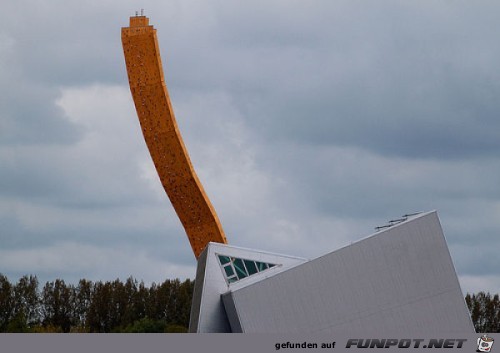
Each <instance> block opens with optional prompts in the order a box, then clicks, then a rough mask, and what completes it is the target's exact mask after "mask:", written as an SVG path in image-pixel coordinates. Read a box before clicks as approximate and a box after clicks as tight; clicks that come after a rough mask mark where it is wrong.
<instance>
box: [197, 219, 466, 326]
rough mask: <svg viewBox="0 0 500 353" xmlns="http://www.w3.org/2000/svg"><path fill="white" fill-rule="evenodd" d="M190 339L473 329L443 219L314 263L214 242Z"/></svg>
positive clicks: (415, 222) (202, 269)
mask: <svg viewBox="0 0 500 353" xmlns="http://www.w3.org/2000/svg"><path fill="white" fill-rule="evenodd" d="M189 330H190V332H240V333H241V332H245V333H258V332H265V333H318V334H330V333H331V334H338V333H347V332H351V333H352V332H363V333H369V332H375V331H377V332H380V331H385V332H411V333H421V334H431V333H435V332H448V333H452V332H457V333H464V332H471V333H473V332H474V328H473V324H472V321H471V319H470V315H469V312H468V309H467V306H466V304H465V300H464V297H463V294H462V291H461V289H460V284H459V282H458V278H457V275H456V272H455V269H454V266H453V262H452V260H451V257H450V253H449V251H448V247H447V245H446V241H445V238H444V235H443V231H442V229H441V225H440V223H439V219H438V217H437V213H436V212H434V211H433V212H428V213H422V214H419V215H416V216H412V217H408V218H406V220H404V221H402V222H400V223H398V224H394V225H392V226H391V227H387V228H384V229H383V230H381V231H379V232H377V233H375V234H373V235H371V236H368V237H366V238H364V239H362V240H360V241H358V242H356V243H353V244H351V245H348V246H346V247H344V248H341V249H338V250H336V251H333V252H331V253H328V254H326V255H323V256H321V257H319V258H316V259H313V260H307V259H303V258H298V257H291V256H285V255H278V254H272V253H267V252H262V251H258V250H250V249H243V248H238V247H233V246H228V245H224V244H218V243H210V244H209V245H208V246H207V247H206V248H205V250H204V251H203V253H202V254H201V255H200V257H199V259H198V268H197V273H196V283H195V290H194V295H193V303H192V309H191V322H190V328H189Z"/></svg>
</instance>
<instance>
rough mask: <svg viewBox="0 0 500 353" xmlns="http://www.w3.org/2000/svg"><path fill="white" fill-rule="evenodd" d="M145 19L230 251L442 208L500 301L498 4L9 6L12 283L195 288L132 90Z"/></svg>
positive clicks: (7, 176)
mask: <svg viewBox="0 0 500 353" xmlns="http://www.w3.org/2000/svg"><path fill="white" fill-rule="evenodd" d="M141 8H144V9H145V15H147V16H148V17H149V18H150V22H151V24H153V25H154V26H155V28H157V30H158V32H157V33H158V40H159V44H160V50H161V56H162V61H163V65H164V71H165V75H166V82H167V86H168V89H169V92H170V96H171V99H172V104H173V107H174V110H175V113H176V117H177V121H178V124H179V127H180V130H181V133H182V135H183V137H184V141H185V143H186V146H187V148H188V150H189V153H190V156H191V159H192V162H193V164H194V167H195V169H196V171H197V173H198V175H199V177H200V180H201V181H202V183H203V185H204V187H205V190H206V191H207V194H208V196H209V197H210V199H211V201H212V203H213V205H214V207H215V209H216V210H217V213H218V215H219V218H220V220H221V222H222V225H223V227H224V229H225V232H226V236H227V238H228V241H229V243H230V244H232V245H237V246H243V247H251V248H257V249H262V250H266V251H271V252H278V253H284V254H289V255H296V256H301V257H307V258H314V257H316V256H319V255H322V254H325V253H326V252H330V251H333V250H335V249H337V248H339V247H341V246H344V245H347V244H349V243H350V242H353V241H356V240H358V239H360V238H362V237H365V236H367V235H369V234H371V233H373V232H374V227H376V226H379V225H383V224H385V223H386V222H387V221H388V220H391V219H394V218H397V217H399V216H401V215H403V214H406V213H411V212H416V211H429V210H437V211H438V215H439V217H440V219H441V224H442V226H443V230H444V233H445V236H446V238H447V241H448V245H449V248H450V252H451V256H452V258H453V261H454V263H455V267H456V270H457V273H458V276H459V279H460V282H461V285H462V289H463V291H464V292H478V291H481V290H484V291H491V292H495V293H498V292H500V260H499V258H500V157H499V156H500V117H499V112H500V99H499V98H500V41H499V40H498V36H499V33H500V21H499V20H498V13H499V12H500V3H499V2H497V1H479V2H477V1H450V0H446V1H435V0H432V1H425V0H424V1H422V0H418V1H417V0H415V1H400V0H397V1H386V0H382V1H356V0H344V1H337V0H335V1H332V0H328V1H326V0H325V1H314V0H312V1H293V0H286V1H273V0H267V1H246V2H240V1H236V2H235V1H222V0H221V1H218V0H169V1H151V0H144V1H141V2H137V1H130V0H128V1H118V0H107V1H103V0H99V1H97V0H95V1H85V2H83V1H78V2H76V1H62V0H61V1H56V0H54V1H35V0H31V1H30V0H27V1H22V0H20V1H15V2H14V1H9V2H4V3H3V4H2V9H1V12H0V273H3V274H5V275H7V276H8V277H9V279H10V280H11V281H17V279H18V278H19V277H20V276H22V275H24V274H36V275H37V276H38V277H39V279H40V281H41V282H42V283H44V281H47V280H54V279H56V278H62V279H64V280H65V281H67V282H70V283H76V282H77V281H78V280H79V279H80V278H86V279H90V280H103V281H106V280H114V279H116V278H120V279H122V280H123V279H126V278H127V277H129V276H133V277H134V278H137V279H139V280H141V279H142V280H144V281H145V282H147V283H151V282H161V281H163V280H165V279H166V278H176V277H179V278H181V279H184V278H194V275H195V266H196V262H195V258H194V256H193V254H192V251H191V248H190V245H189V242H188V240H187V237H186V235H185V233H184V230H183V228H182V226H181V224H180V222H179V220H178V218H177V216H176V215H175V212H174V211H173V208H172V206H171V205H170V202H169V200H168V198H167V196H166V194H165V192H164V190H163V189H162V187H161V184H160V181H159V178H158V176H157V174H156V171H155V169H154V166H153V163H152V161H151V158H150V156H149V153H148V151H147V148H146V145H145V143H144V140H143V137H142V134H141V130H140V127H139V122H138V119H137V116H136V113H135V109H134V106H133V102H132V98H131V94H130V90H129V87H128V81H127V74H126V70H125V62H124V58H123V52H122V47H121V39H120V30H121V27H124V26H128V22H129V16H132V15H134V13H135V11H136V10H139V11H140V9H141Z"/></svg>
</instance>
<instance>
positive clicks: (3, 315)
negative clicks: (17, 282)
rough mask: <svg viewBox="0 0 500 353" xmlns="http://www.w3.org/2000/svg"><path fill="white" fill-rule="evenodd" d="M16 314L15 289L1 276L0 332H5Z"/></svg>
mask: <svg viewBox="0 0 500 353" xmlns="http://www.w3.org/2000/svg"><path fill="white" fill-rule="evenodd" d="M13 313H14V289H13V287H12V285H11V284H10V282H9V279H8V278H7V277H6V276H4V275H2V274H0V331H1V332H5V331H6V330H7V325H8V324H9V322H10V320H11V319H12V317H13Z"/></svg>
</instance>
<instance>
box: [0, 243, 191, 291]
mask: <svg viewBox="0 0 500 353" xmlns="http://www.w3.org/2000/svg"><path fill="white" fill-rule="evenodd" d="M0 267H2V268H9V269H10V270H11V271H14V272H17V273H30V274H40V275H41V276H40V277H41V278H43V279H45V280H54V279H55V278H47V274H48V273H50V274H55V275H56V276H57V278H71V279H73V280H74V281H77V280H78V279H79V277H78V276H81V278H86V279H89V280H93V281H97V280H102V281H106V280H110V281H112V280H114V279H116V278H120V279H122V280H124V279H126V278H128V277H130V276H132V277H134V278H136V279H137V280H144V281H145V282H147V283H151V282H156V283H158V282H162V281H164V280H165V279H167V278H184V279H185V278H193V277H194V272H195V268H194V266H181V265H178V264H172V263H169V262H168V261H166V260H165V261H159V260H157V259H152V258H151V257H149V256H148V254H147V253H146V252H145V251H141V250H140V249H137V248H132V247H130V246H122V245H119V244H117V245H116V246H113V247H112V248H111V247H102V246H91V245H85V244H78V243H71V242H63V243H58V244H55V245H53V246H49V247H40V248H36V249H26V250H14V251H13V250H11V251H4V250H0Z"/></svg>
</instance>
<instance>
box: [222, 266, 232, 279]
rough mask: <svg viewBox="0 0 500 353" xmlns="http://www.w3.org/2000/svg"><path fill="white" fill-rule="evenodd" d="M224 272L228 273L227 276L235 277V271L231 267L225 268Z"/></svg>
mask: <svg viewBox="0 0 500 353" xmlns="http://www.w3.org/2000/svg"><path fill="white" fill-rule="evenodd" d="M224 271H226V276H227V277H231V276H234V271H233V268H232V267H231V265H227V266H224Z"/></svg>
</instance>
